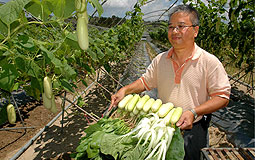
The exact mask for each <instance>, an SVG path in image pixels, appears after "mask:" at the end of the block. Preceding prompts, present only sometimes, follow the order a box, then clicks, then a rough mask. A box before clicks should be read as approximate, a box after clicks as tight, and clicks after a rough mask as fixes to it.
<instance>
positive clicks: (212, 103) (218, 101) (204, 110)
mask: <svg viewBox="0 0 255 160" xmlns="http://www.w3.org/2000/svg"><path fill="white" fill-rule="evenodd" d="M228 102H229V100H228V99H226V98H222V97H218V96H215V97H213V98H211V99H210V100H208V101H206V102H205V103H204V104H202V105H200V106H198V107H196V108H195V112H196V113H197V115H198V116H199V115H205V114H209V113H212V112H215V111H217V110H219V109H221V108H223V107H226V106H227V105H228Z"/></svg>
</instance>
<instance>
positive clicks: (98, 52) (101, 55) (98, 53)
mask: <svg viewBox="0 0 255 160" xmlns="http://www.w3.org/2000/svg"><path fill="white" fill-rule="evenodd" d="M96 50H97V56H98V58H99V59H102V58H104V53H103V52H102V51H101V49H100V48H98V47H96Z"/></svg>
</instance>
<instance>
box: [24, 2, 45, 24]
mask: <svg viewBox="0 0 255 160" xmlns="http://www.w3.org/2000/svg"><path fill="white" fill-rule="evenodd" d="M41 5H42V4H41V1H40V0H31V2H29V3H28V4H27V5H26V7H25V8H26V10H27V11H28V12H30V13H31V14H32V15H33V16H35V17H37V18H39V19H40V18H41V17H42V16H41V15H42V7H41Z"/></svg>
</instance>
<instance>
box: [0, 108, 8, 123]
mask: <svg viewBox="0 0 255 160" xmlns="http://www.w3.org/2000/svg"><path fill="white" fill-rule="evenodd" d="M7 105H8V104H6V105H4V106H3V107H2V106H1V107H0V125H2V124H4V123H5V122H7V121H8V117H7Z"/></svg>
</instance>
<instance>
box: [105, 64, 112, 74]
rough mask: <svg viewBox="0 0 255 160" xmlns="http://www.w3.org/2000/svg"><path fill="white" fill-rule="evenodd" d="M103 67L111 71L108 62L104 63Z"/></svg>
mask: <svg viewBox="0 0 255 160" xmlns="http://www.w3.org/2000/svg"><path fill="white" fill-rule="evenodd" d="M104 69H105V70H106V71H107V72H109V73H110V72H111V66H110V65H109V64H108V63H106V64H104Z"/></svg>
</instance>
